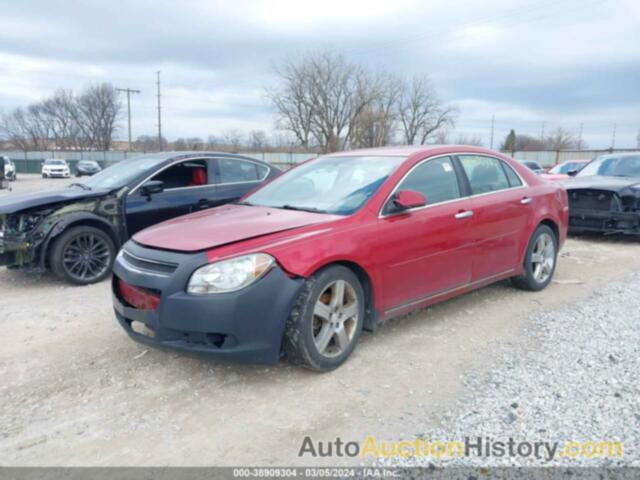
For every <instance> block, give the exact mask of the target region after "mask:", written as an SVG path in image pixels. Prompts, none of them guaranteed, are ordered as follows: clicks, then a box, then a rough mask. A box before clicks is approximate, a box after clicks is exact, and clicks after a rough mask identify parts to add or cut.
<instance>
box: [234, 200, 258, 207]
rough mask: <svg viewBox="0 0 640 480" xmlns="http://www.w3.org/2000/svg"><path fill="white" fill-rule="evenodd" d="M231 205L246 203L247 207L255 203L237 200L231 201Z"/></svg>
mask: <svg viewBox="0 0 640 480" xmlns="http://www.w3.org/2000/svg"><path fill="white" fill-rule="evenodd" d="M231 205H245V206H247V207H253V206H254V205H253V203H249V202H243V201H241V200H237V201H235V202H231Z"/></svg>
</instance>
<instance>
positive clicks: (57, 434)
mask: <svg viewBox="0 0 640 480" xmlns="http://www.w3.org/2000/svg"><path fill="white" fill-rule="evenodd" d="M70 181H74V179H72V180H70ZM70 181H61V180H42V179H40V178H38V177H34V176H26V175H22V176H21V177H20V178H19V180H18V182H15V183H14V184H12V187H13V188H14V192H18V191H33V190H39V189H44V188H55V187H56V186H61V185H63V184H65V183H69V182H70ZM11 194H12V193H10V192H6V191H0V202H2V196H3V195H11ZM639 243H640V242H638V241H635V240H630V239H615V238H607V239H604V238H599V237H589V238H579V239H571V240H570V241H569V242H568V243H567V245H566V247H565V249H564V251H563V253H562V257H561V258H560V261H559V265H558V271H557V274H556V282H555V283H553V284H552V285H550V287H549V288H548V289H546V290H545V291H543V292H538V293H528V292H521V291H517V290H514V289H512V288H511V287H510V286H509V284H508V282H503V283H499V284H496V285H493V286H490V287H487V288H484V289H482V290H479V291H476V292H474V293H471V294H468V295H465V296H463V297H460V298H457V299H454V300H451V301H448V302H445V303H442V304H440V305H437V306H434V307H432V308H429V309H425V310H421V311H418V312H415V313H413V314H411V315H406V316H404V317H402V318H399V319H396V320H394V321H393V322H390V323H388V324H386V325H384V326H383V327H382V328H381V330H380V331H379V332H378V333H376V334H375V335H365V336H364V337H363V338H362V340H361V343H360V345H359V346H358V348H357V349H356V351H355V354H354V356H353V358H352V359H351V360H350V361H349V362H347V364H345V365H344V366H343V367H342V368H340V369H339V370H338V371H336V372H333V373H330V374H325V375H319V374H315V373H311V372H307V371H304V370H300V369H297V368H294V367H291V366H289V365H288V364H287V363H286V362H281V363H280V364H279V365H277V366H275V367H270V368H265V367H261V366H251V365H235V364H222V363H217V362H210V361H206V360H199V359H192V358H188V357H184V356H181V355H178V354H174V353H167V352H163V351H155V350H147V349H146V348H144V347H142V346H140V345H138V344H136V343H134V342H132V341H131V340H129V339H128V337H127V336H126V335H125V334H124V333H123V332H122V331H121V330H120V327H119V326H118V325H117V323H116V321H115V319H114V317H113V313H112V310H111V304H110V293H109V283H108V282H103V283H101V284H98V285H92V286H90V287H70V286H67V285H63V284H61V283H59V282H58V281H56V280H55V279H54V278H53V277H52V276H51V275H44V276H31V275H26V274H22V273H20V272H15V271H8V270H6V269H0V284H1V291H2V293H1V297H0V301H1V302H2V307H1V308H2V310H1V311H2V315H0V328H2V332H3V336H4V342H3V347H2V349H0V419H1V421H0V465H246V464H251V465H291V464H297V465H334V464H336V463H342V464H358V463H360V461H361V460H360V459H349V458H341V459H335V458H334V459H328V458H316V459H312V458H309V457H304V458H299V457H298V456H297V454H298V451H299V449H300V446H301V444H302V440H303V438H304V437H305V436H306V435H309V436H311V437H312V438H313V439H314V440H323V441H333V440H335V438H336V437H338V436H339V437H341V438H342V439H343V440H344V441H349V440H355V441H359V442H361V441H362V440H363V439H364V438H365V437H366V436H367V435H369V434H371V435H376V436H377V437H378V438H379V439H389V440H392V439H397V438H405V439H406V438H413V436H414V435H418V434H419V435H425V436H428V437H430V438H441V439H446V438H450V437H456V436H458V435H459V434H460V433H462V434H463V435H466V436H473V435H491V436H495V437H499V438H505V437H509V436H513V437H515V438H517V439H527V440H534V441H535V440H538V439H543V440H550V441H565V440H583V439H584V440H600V439H601V437H606V438H619V439H621V440H622V441H624V443H625V457H624V459H623V461H624V462H625V463H627V464H628V463H634V464H638V463H639V462H640V460H639V458H638V452H637V450H636V449H635V444H636V443H637V441H638V434H637V431H638V426H639V425H638V418H639V416H640V408H639V406H638V383H639V382H638V362H639V361H638V345H639V342H638V340H639V336H640V335H639V331H638V329H639V328H640V327H639V326H638V317H639V313H638V312H640V309H639V308H638V307H639V306H640V297H638V295H637V292H638V287H640V276H639V275H638V274H637V273H635V272H640V255H638V251H639V249H640V244H639ZM514 404H517V406H515V407H514V406H512V405H514ZM594 437H595V438H594ZM530 461H531V460H529V462H530ZM565 461H566V460H565ZM492 462H495V459H489V460H487V461H484V460H483V461H482V463H483V464H487V463H489V464H491V463H492ZM519 462H522V463H528V462H526V461H524V460H519ZM589 462H596V460H595V459H592V460H589ZM494 464H495V463H494ZM590 464H591V463H590Z"/></svg>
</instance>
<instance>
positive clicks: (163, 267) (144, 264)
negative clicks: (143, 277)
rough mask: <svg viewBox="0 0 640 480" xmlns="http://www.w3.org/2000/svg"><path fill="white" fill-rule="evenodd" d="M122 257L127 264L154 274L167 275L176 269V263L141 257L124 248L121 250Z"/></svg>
mask: <svg viewBox="0 0 640 480" xmlns="http://www.w3.org/2000/svg"><path fill="white" fill-rule="evenodd" d="M122 258H123V260H124V261H125V262H127V263H128V264H130V265H132V266H134V267H135V268H137V269H139V270H142V271H144V272H149V273H152V274H156V275H158V274H159V275H163V276H168V275H170V274H172V273H173V272H175V271H176V268H178V265H177V264H175V263H169V262H161V261H158V260H151V259H147V258H141V257H138V256H136V255H133V254H132V253H129V252H127V251H126V250H123V251H122Z"/></svg>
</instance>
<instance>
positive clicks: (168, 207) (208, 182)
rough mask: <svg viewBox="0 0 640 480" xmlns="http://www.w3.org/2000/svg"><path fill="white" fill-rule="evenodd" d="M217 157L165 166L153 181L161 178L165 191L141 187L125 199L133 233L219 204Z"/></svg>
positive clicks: (128, 223)
mask: <svg viewBox="0 0 640 480" xmlns="http://www.w3.org/2000/svg"><path fill="white" fill-rule="evenodd" d="M213 162H214V161H213V159H206V158H204V159H191V160H184V161H181V162H176V163H173V164H171V165H169V166H166V167H164V168H162V169H161V170H160V171H158V172H157V173H156V174H154V175H153V176H152V177H151V178H149V179H148V180H147V181H149V180H160V181H162V182H163V183H164V190H163V191H162V192H160V193H156V194H153V195H149V196H148V195H144V194H143V193H142V189H141V186H142V185H140V186H138V187H136V188H135V189H134V190H132V192H131V193H130V194H129V195H128V197H127V199H126V202H125V211H126V223H127V232H128V234H129V236H131V235H133V234H134V233H136V232H138V231H140V230H142V229H144V228H147V227H149V226H151V225H155V224H156V223H159V222H162V221H164V220H169V219H171V218H174V217H178V216H180V215H186V214H188V213H192V212H196V211H198V210H202V209H205V208H210V207H212V206H215V205H216V200H217V190H216V186H215V184H214V182H215V174H214V168H213Z"/></svg>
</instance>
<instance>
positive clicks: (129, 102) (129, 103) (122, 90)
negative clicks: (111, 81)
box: [116, 88, 140, 150]
mask: <svg viewBox="0 0 640 480" xmlns="http://www.w3.org/2000/svg"><path fill="white" fill-rule="evenodd" d="M116 91H117V92H124V93H126V94H127V117H128V126H129V150H131V94H132V93H140V90H132V89H130V88H116Z"/></svg>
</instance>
